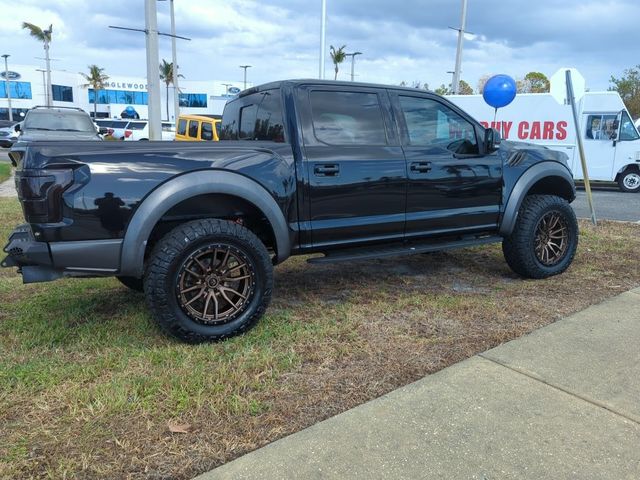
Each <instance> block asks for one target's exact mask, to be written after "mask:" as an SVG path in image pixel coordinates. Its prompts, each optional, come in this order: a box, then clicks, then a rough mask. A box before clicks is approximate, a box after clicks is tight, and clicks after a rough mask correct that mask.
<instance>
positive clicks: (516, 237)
mask: <svg viewBox="0 0 640 480" xmlns="http://www.w3.org/2000/svg"><path fill="white" fill-rule="evenodd" d="M548 218H552V219H553V218H559V219H560V222H561V223H562V225H563V226H564V228H566V235H567V238H566V244H563V245H564V248H558V250H559V252H558V254H557V257H558V258H557V259H555V260H554V259H547V264H545V262H544V261H543V260H541V258H540V257H541V256H542V255H539V254H538V253H537V252H536V245H538V244H537V242H538V241H539V240H540V241H542V239H543V237H542V236H540V235H541V233H540V232H541V229H542V226H543V225H544V223H543V222H545V221H546V219H548ZM578 233H579V232H578V221H577V220H576V215H575V213H574V211H573V209H572V208H571V206H570V205H569V203H568V202H567V201H566V200H565V199H563V198H561V197H557V196H554V195H529V196H527V197H525V199H524V201H523V202H522V205H521V207H520V210H519V211H518V218H517V220H516V224H515V227H514V229H513V232H512V233H511V235H509V236H508V237H505V238H504V240H503V242H502V252H503V253H504V258H505V259H506V261H507V263H508V264H509V267H511V269H512V270H513V271H514V272H515V273H517V274H518V275H521V276H523V277H527V278H547V277H550V276H552V275H558V274H560V273H562V272H564V271H565V270H566V269H567V268H568V267H569V265H571V262H572V261H573V257H574V256H575V253H576V249H577V247H578ZM544 243H545V242H542V244H544Z"/></svg>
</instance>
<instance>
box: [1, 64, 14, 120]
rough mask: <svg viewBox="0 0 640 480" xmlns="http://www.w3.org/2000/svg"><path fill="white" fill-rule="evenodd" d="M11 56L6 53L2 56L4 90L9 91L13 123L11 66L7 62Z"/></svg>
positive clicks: (10, 118) (10, 117) (10, 115)
mask: <svg viewBox="0 0 640 480" xmlns="http://www.w3.org/2000/svg"><path fill="white" fill-rule="evenodd" d="M10 56H11V55H9V54H8V53H5V54H4V55H2V58H4V88H5V90H6V91H7V104H8V107H9V121H10V122H13V110H12V109H11V83H10V80H9V64H8V62H7V58H9V57H10Z"/></svg>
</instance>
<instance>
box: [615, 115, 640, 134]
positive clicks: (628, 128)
mask: <svg viewBox="0 0 640 480" xmlns="http://www.w3.org/2000/svg"><path fill="white" fill-rule="evenodd" d="M638 138H640V135H638V131H637V130H636V127H635V125H634V124H633V122H632V121H631V118H629V114H628V113H627V112H625V111H623V112H622V116H621V118H620V140H638Z"/></svg>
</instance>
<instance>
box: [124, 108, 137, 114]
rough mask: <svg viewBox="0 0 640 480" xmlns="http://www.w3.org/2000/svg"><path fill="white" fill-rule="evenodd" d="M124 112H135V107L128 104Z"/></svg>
mask: <svg viewBox="0 0 640 480" xmlns="http://www.w3.org/2000/svg"><path fill="white" fill-rule="evenodd" d="M124 110H125V112H127V113H136V109H135V108H133V107H132V106H128V107H127V108H125V109H124Z"/></svg>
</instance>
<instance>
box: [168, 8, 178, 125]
mask: <svg viewBox="0 0 640 480" xmlns="http://www.w3.org/2000/svg"><path fill="white" fill-rule="evenodd" d="M170 4H171V64H172V65H173V79H172V80H173V119H174V123H175V124H176V125H177V124H178V116H179V115H180V88H179V87H178V77H179V76H180V75H179V74H178V60H177V54H176V16H175V12H174V10H173V0H170Z"/></svg>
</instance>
